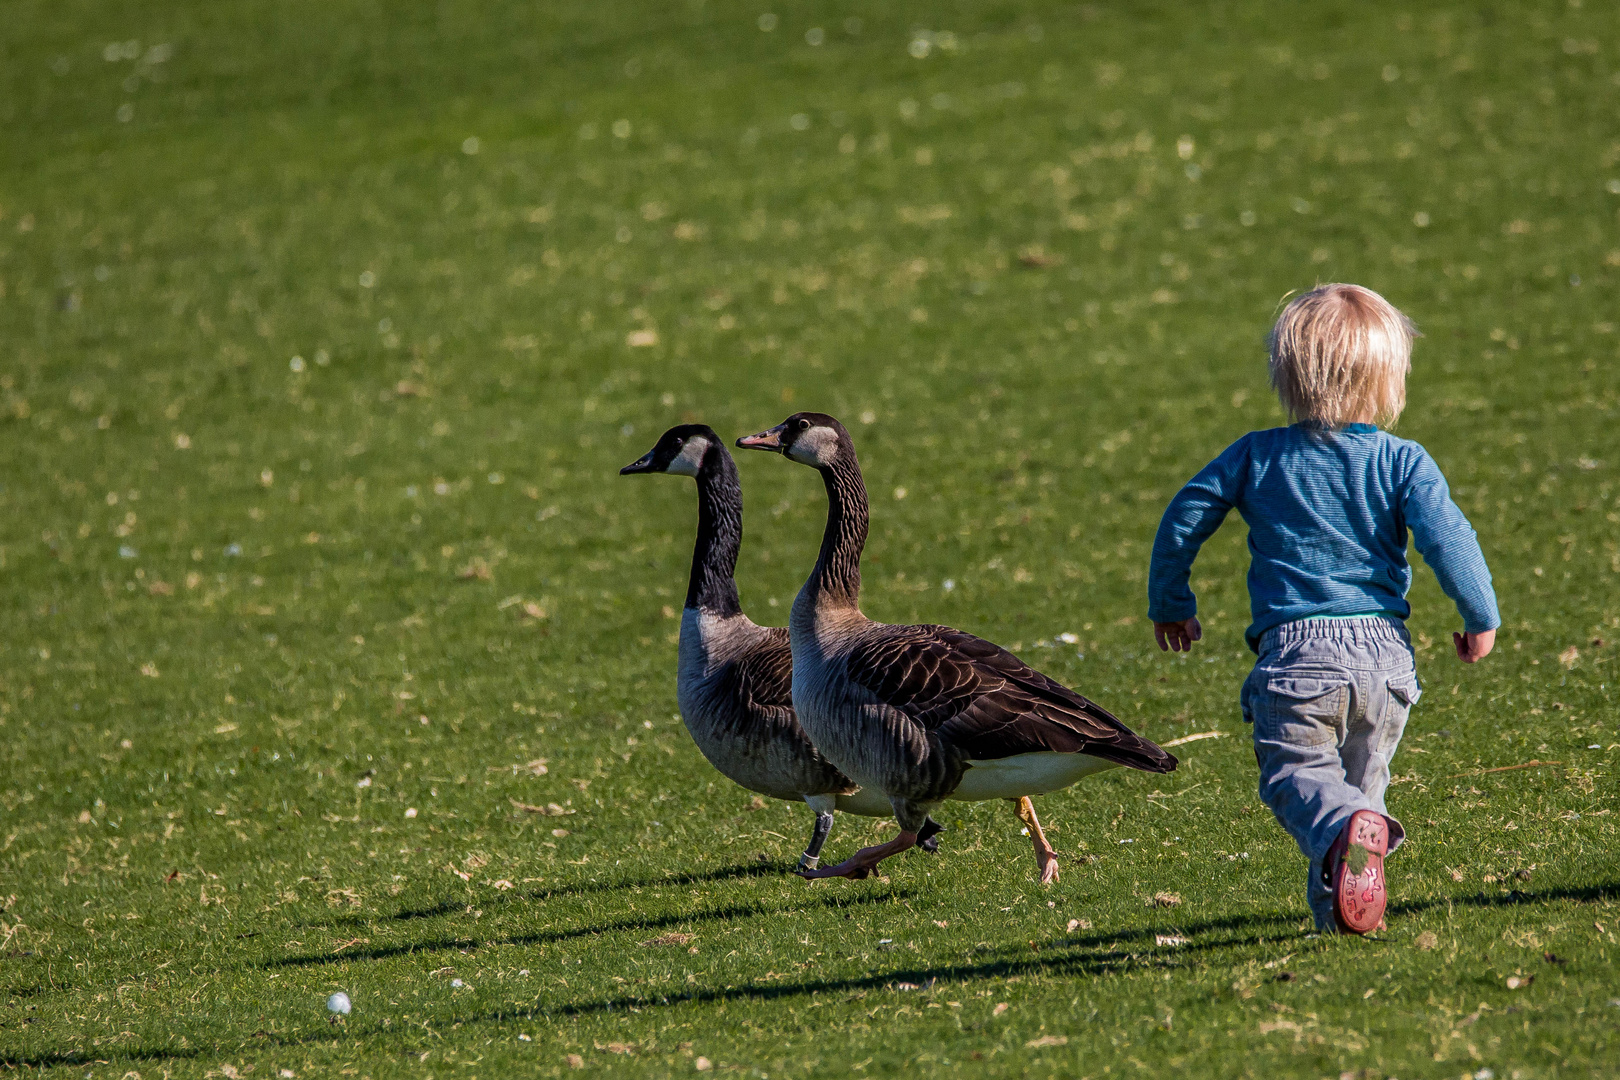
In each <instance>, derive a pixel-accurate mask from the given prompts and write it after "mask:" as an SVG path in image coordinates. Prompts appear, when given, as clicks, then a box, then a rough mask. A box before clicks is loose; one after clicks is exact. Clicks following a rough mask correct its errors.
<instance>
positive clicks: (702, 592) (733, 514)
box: [619, 424, 942, 871]
mask: <svg viewBox="0 0 1620 1080" xmlns="http://www.w3.org/2000/svg"><path fill="white" fill-rule="evenodd" d="M635 473H672V474H674V475H677V476H691V477H694V478H696V480H697V491H698V529H697V543H696V545H695V547H694V548H693V551H692V574H691V579H690V583H689V584H688V585H687V589H686V605H685V609H684V610H683V611H682V613H681V637H680V658H679V667H678V673H677V676H676V683H675V686H676V698H677V700H678V701H679V703H680V708H681V719H682V721H683V722H684V723H685V725H686V730H687V731H688V732H690V733H691V735H692V741H693V742H695V743H697V747H698V750H699V751H700V752H701V753H702V754H703V756H704V757H705V758H706V759H708V762H709V764H711V765H713V766H714V767H715V768H716V769H718V770H719V771H720V772H721V773H722V774H723V775H725V776H726V777H727V778H728V779H730V780H731V781H733V782H734V783H736V784H739V785H741V786H742V787H745V788H747V789H748V790H749V791H754V792H758V793H759V794H761V795H768V796H770V797H771V798H774V799H786V800H789V801H795V802H796V801H799V800H803V801H804V802H805V803H807V804H808V805H809V807H810V809H811V810H813V811H814V812H815V815H816V819H815V824H814V827H813V829H812V831H811V834H810V842H809V844H808V845H807V846H806V847H805V850H804V854H803V855H801V856H800V857H799V869H800V870H801V871H810V870H814V869H815V868H816V866H817V864H818V863H819V861H820V857H821V849H822V846H823V845H824V844H826V842H827V836H828V834H829V833H830V832H831V831H832V826H833V812H834V811H835V810H844V811H847V812H849V813H854V814H861V815H865V816H867V817H888V816H889V815H890V813H891V810H890V807H889V802H888V800H887V799H885V798H883V797H882V796H881V795H880V794H878V793H876V792H866V791H862V790H859V789H858V788H857V786H856V785H855V784H854V783H853V782H852V781H851V780H850V779H849V777H847V776H845V775H844V774H843V773H841V772H839V771H838V769H837V767H836V766H834V765H833V764H832V763H831V762H829V761H828V760H827V759H826V758H825V757H823V756H822V755H821V754H820V753H819V752H818V751H817V750H816V748H815V746H814V745H813V744H812V743H811V742H810V739H809V737H808V736H806V735H805V733H804V729H803V728H802V727H800V726H799V721H798V719H797V718H796V717H795V716H794V712H793V696H792V692H791V690H790V680H791V677H792V672H793V658H792V653H791V651H790V650H789V647H788V632H787V630H786V628H784V627H766V626H758V625H755V623H754V622H753V621H752V620H750V619H749V618H748V616H746V615H744V614H743V611H742V605H741V603H740V602H739V599H738V596H737V582H736V580H735V578H734V576H733V575H734V573H735V571H736V567H737V552H738V550H739V549H740V548H741V546H742V486H741V485H740V484H739V483H738V481H737V465H736V463H735V462H734V461H732V459H731V454H730V453H729V452H728V451H727V450H726V445H725V441H724V440H723V439H721V438H720V437H719V436H718V435H716V434H715V433H714V429H713V428H710V427H708V426H707V425H705V424H682V425H680V426H678V427H673V428H670V429H669V430H668V431H666V432H664V434H663V435H662V436H661V437H660V438H659V440H658V443H657V445H656V446H654V447H653V448H652V449H651V450H649V451H648V452H647V453H646V454H645V455H643V456H642V457H641V458H639V459H637V460H636V461H634V462H631V463H630V464H629V465H626V466H625V467H624V468H622V469H620V470H619V475H621V476H626V475H631V474H635ZM920 829H921V831H920V833H919V843H920V844H921V845H922V846H923V848H924V849H925V850H927V851H933V850H935V849H936V848H937V847H938V845H939V838H938V835H937V834H938V833H939V832H941V831H942V829H941V827H940V826H939V825H938V824H936V823H935V822H933V821H932V820H929V821H925V822H923V823H922V825H921V826H920Z"/></svg>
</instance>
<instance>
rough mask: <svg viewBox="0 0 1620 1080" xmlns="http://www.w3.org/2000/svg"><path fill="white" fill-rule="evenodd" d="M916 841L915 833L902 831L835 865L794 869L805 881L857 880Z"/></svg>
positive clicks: (862, 849)
mask: <svg viewBox="0 0 1620 1080" xmlns="http://www.w3.org/2000/svg"><path fill="white" fill-rule="evenodd" d="M916 843H917V834H916V833H914V832H903V833H901V834H900V835H899V836H897V837H895V838H894V839H893V840H890V841H889V842H888V843H887V844H878V845H877V846H876V847H868V848H861V850H859V851H857V852H856V853H855V854H853V855H851V856H850V857H849V858H847V859H845V860H844V861H843V862H841V863H839V864H838V865H837V866H824V867H821V868H820V869H811V868H808V867H801V868H800V869H798V870H796V871H794V873H796V874H798V875H799V876H800V877H802V878H804V879H805V880H806V881H815V880H816V879H818V878H831V877H843V878H854V879H856V880H859V879H860V878H864V877H867V876H869V875H870V874H871V873H872V871H874V870H876V869H877V865H878V863H880V862H882V861H883V860H884V859H887V858H888V857H889V856H890V855H898V854H900V853H901V852H902V851H905V850H906V849H907V848H910V847H912V846H913V845H915V844H916Z"/></svg>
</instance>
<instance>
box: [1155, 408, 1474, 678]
mask: <svg viewBox="0 0 1620 1080" xmlns="http://www.w3.org/2000/svg"><path fill="white" fill-rule="evenodd" d="M1234 508H1235V509H1236V510H1237V512H1238V513H1239V514H1241V515H1242V516H1243V520H1244V521H1245V522H1246V523H1247V524H1248V526H1249V554H1250V563H1249V610H1250V615H1251V617H1252V619H1253V622H1252V623H1251V624H1250V626H1249V629H1248V631H1247V632H1246V634H1245V637H1246V638H1247V639H1248V642H1249V647H1250V648H1251V649H1253V648H1257V647H1258V645H1259V642H1260V637H1261V635H1262V634H1264V633H1265V632H1266V631H1267V630H1269V629H1271V628H1272V627H1273V626H1278V625H1280V624H1282V623H1285V622H1292V621H1293V620H1295V619H1308V618H1311V617H1313V616H1322V615H1329V616H1331V615H1366V614H1373V613H1382V614H1387V615H1390V616H1393V617H1395V618H1398V619H1402V620H1404V619H1405V618H1406V617H1407V616H1408V615H1410V614H1411V610H1412V609H1411V605H1409V604H1408V603H1407V602H1406V591H1407V590H1408V589H1409V588H1410V587H1411V585H1412V568H1411V566H1410V565H1409V564H1408V563H1407V561H1406V533H1407V530H1408V529H1410V530H1411V532H1412V540H1413V542H1414V543H1415V544H1416V545H1417V549H1418V551H1420V552H1422V553H1423V558H1424V561H1425V562H1427V563H1428V564H1429V566H1430V567H1431V568H1432V569H1433V570H1434V574H1435V577H1436V578H1438V579H1439V581H1440V587H1441V588H1442V589H1443V590H1445V594H1446V595H1447V596H1449V597H1450V598H1451V599H1452V600H1453V601H1454V602H1455V603H1456V605H1457V610H1458V612H1459V613H1461V615H1462V618H1463V627H1464V628H1465V629H1466V630H1468V631H1469V632H1470V633H1480V632H1482V631H1485V630H1494V629H1496V627H1497V626H1498V625H1500V623H1501V618H1500V617H1499V616H1498V614H1497V610H1496V593H1495V592H1494V591H1492V589H1491V572H1490V570H1489V569H1488V568H1487V567H1486V565H1485V556H1484V554H1483V553H1482V552H1481V551H1480V549H1479V539H1478V537H1477V536H1475V534H1474V528H1473V526H1472V525H1470V524H1469V523H1468V519H1467V518H1466V517H1464V516H1463V512H1462V511H1461V510H1459V509H1458V508H1457V504H1456V503H1454V502H1452V501H1451V491H1450V489H1449V488H1448V487H1447V486H1446V478H1445V477H1444V476H1442V475H1440V468H1439V466H1437V465H1436V464H1435V463H1434V459H1433V458H1431V457H1430V456H1429V454H1428V452H1427V451H1426V450H1424V449H1423V447H1421V446H1419V445H1418V444H1417V443H1415V442H1408V441H1407V440H1405V439H1397V438H1396V437H1395V436H1393V435H1390V434H1389V433H1388V432H1384V431H1380V430H1378V429H1377V428H1376V427H1374V426H1373V425H1371V424H1350V425H1348V426H1346V427H1344V428H1342V429H1340V430H1339V431H1336V432H1335V431H1325V430H1323V429H1320V428H1311V427H1307V426H1305V425H1302V424H1295V425H1294V426H1292V427H1286V428H1271V429H1269V430H1267V431H1252V432H1250V433H1249V434H1247V435H1245V436H1243V438H1241V439H1239V440H1238V441H1237V442H1235V443H1233V444H1232V445H1231V446H1229V447H1227V448H1226V449H1225V450H1224V451H1223V452H1222V453H1221V455H1220V457H1217V458H1216V459H1215V460H1214V461H1212V462H1210V463H1209V464H1208V465H1206V466H1204V468H1203V469H1202V470H1201V471H1200V472H1199V473H1198V475H1197V476H1195V477H1193V478H1192V479H1191V480H1190V481H1188V482H1187V486H1186V487H1184V488H1182V489H1181V491H1180V492H1178V493H1177V494H1176V497H1175V498H1173V499H1171V500H1170V505H1169V507H1167V508H1166V509H1165V512H1164V518H1163V520H1161V521H1160V522H1159V532H1158V535H1157V536H1156V537H1154V540H1153V564H1152V567H1151V569H1150V570H1149V572H1148V617H1149V618H1150V619H1152V620H1153V621H1154V622H1179V621H1181V620H1183V619H1189V618H1191V617H1192V616H1193V615H1194V614H1196V613H1197V611H1198V604H1197V601H1196V600H1195V599H1194V597H1193V593H1192V588H1191V586H1190V585H1189V583H1188V577H1189V575H1190V574H1191V572H1192V564H1193V559H1194V558H1195V557H1196V556H1197V554H1198V549H1199V547H1200V546H1201V545H1202V544H1203V543H1204V541H1205V540H1208V539H1209V538H1210V536H1212V535H1213V534H1214V532H1215V530H1216V529H1218V528H1220V524H1221V522H1222V521H1223V520H1224V519H1225V518H1226V515H1227V512H1228V511H1230V510H1232V509H1234Z"/></svg>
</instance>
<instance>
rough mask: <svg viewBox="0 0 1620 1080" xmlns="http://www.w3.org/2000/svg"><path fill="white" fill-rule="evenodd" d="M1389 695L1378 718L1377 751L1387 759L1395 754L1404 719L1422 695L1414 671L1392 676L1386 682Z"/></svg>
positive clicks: (1404, 727) (1404, 723)
mask: <svg viewBox="0 0 1620 1080" xmlns="http://www.w3.org/2000/svg"><path fill="white" fill-rule="evenodd" d="M1386 685H1388V687H1389V697H1388V698H1387V699H1386V700H1385V702H1384V715H1383V716H1382V717H1380V718H1379V729H1380V730H1379V738H1378V752H1379V753H1381V754H1383V755H1384V759H1385V760H1386V761H1388V760H1389V759H1390V758H1391V757H1393V756H1394V755H1395V748H1396V747H1397V746H1399V745H1400V742H1401V736H1402V735H1403V734H1405V732H1406V720H1407V717H1408V716H1410V715H1411V712H1412V706H1413V705H1416V704H1417V701H1418V698H1420V697H1422V696H1423V687H1422V686H1420V685H1419V684H1418V680H1417V674H1416V673H1402V674H1400V675H1395V676H1392V677H1391V678H1390V679H1389V681H1388V683H1387V684H1386Z"/></svg>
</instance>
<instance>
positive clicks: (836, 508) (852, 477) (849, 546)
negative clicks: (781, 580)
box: [810, 454, 868, 607]
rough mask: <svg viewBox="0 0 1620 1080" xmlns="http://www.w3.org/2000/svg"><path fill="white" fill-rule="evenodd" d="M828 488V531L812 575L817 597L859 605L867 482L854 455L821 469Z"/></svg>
mask: <svg viewBox="0 0 1620 1080" xmlns="http://www.w3.org/2000/svg"><path fill="white" fill-rule="evenodd" d="M820 471H821V479H822V481H823V482H824V483H825V484H826V485H827V531H826V532H824V533H823V534H822V537H821V555H820V557H819V558H818V559H817V560H816V568H815V570H814V571H812V573H811V576H810V584H811V590H812V592H813V593H815V594H817V595H818V596H821V597H825V598H827V599H829V600H833V601H835V602H841V603H846V604H848V605H850V606H852V607H853V606H856V605H857V604H858V603H859V602H860V596H861V551H862V550H863V549H864V548H865V547H866V529H867V523H868V511H867V504H866V482H865V481H864V480H863V479H862V478H861V466H860V463H859V462H858V461H856V459H855V457H854V455H853V454H850V455H847V456H845V455H841V456H840V457H839V458H838V459H836V460H835V461H834V462H833V463H832V464H831V465H827V466H824V467H823V468H822V469H821V470H820Z"/></svg>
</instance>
